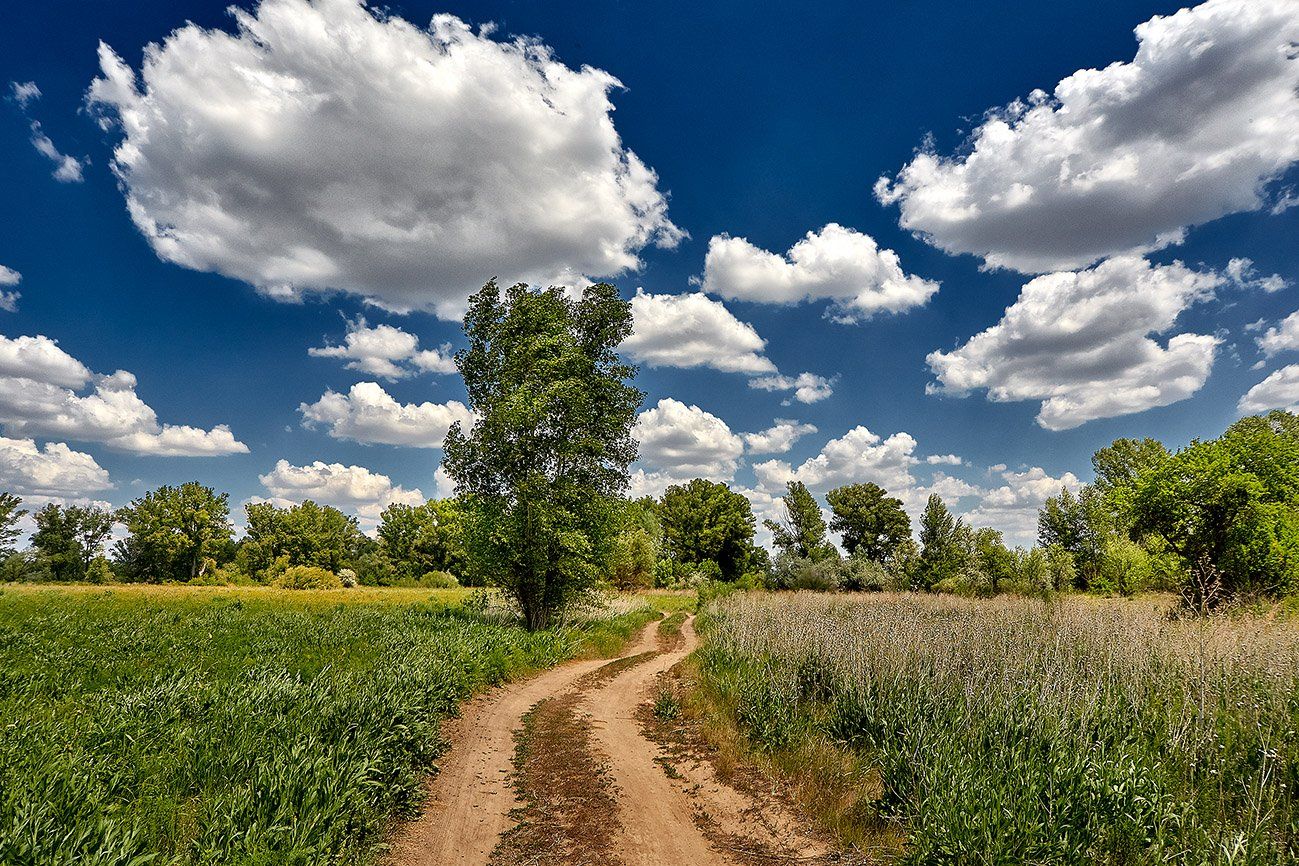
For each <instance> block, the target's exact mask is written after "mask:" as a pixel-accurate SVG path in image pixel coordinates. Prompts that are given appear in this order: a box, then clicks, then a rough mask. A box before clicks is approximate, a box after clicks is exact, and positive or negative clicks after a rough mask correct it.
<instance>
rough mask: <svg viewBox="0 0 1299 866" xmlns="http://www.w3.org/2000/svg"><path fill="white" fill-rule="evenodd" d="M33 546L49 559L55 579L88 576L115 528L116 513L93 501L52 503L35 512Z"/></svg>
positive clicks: (75, 578) (82, 578)
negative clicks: (97, 505)
mask: <svg viewBox="0 0 1299 866" xmlns="http://www.w3.org/2000/svg"><path fill="white" fill-rule="evenodd" d="M32 517H33V519H34V520H35V521H36V531H35V532H33V533H32V546H33V547H35V548H36V549H37V550H39V551H40V552H41V554H42V555H43V556H44V557H45V558H46V559H47V560H49V563H50V571H51V572H52V573H53V576H54V579H55V580H85V579H86V570H87V569H88V568H89V567H90V561H91V560H92V559H94V558H95V557H96V556H98V555H99V553H100V551H101V550H102V549H103V546H104V541H105V539H107V538H108V534H109V533H110V532H112V531H113V514H112V512H110V511H106V510H104V509H103V508H96V507H95V506H93V505H86V506H82V505H69V506H67V507H66V508H65V507H63V506H60V505H55V504H54V503H50V504H49V505H46V506H45V507H44V508H42V509H41V510H39V511H37V512H36V513H35V514H34V515H32Z"/></svg>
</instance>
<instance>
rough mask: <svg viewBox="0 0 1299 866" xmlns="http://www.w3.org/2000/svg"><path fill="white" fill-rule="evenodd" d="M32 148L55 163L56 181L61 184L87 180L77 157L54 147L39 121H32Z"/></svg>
mask: <svg viewBox="0 0 1299 866" xmlns="http://www.w3.org/2000/svg"><path fill="white" fill-rule="evenodd" d="M32 147H34V148H36V152H37V153H39V154H40V155H41V156H43V157H45V158H46V159H48V160H49V161H50V162H52V163H54V179H55V180H57V181H59V182H60V183H81V182H82V181H83V180H85V178H84V177H83V176H82V173H81V172H82V163H81V160H79V159H77V158H76V157H75V156H68V155H67V154H66V153H63V152H62V151H60V150H59V149H58V148H57V147H55V146H54V142H53V141H51V140H50V137H49V136H48V135H46V134H45V130H44V129H42V128H41V124H40V122H39V121H35V120H33V121H32Z"/></svg>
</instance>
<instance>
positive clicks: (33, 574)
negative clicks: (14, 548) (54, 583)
mask: <svg viewBox="0 0 1299 866" xmlns="http://www.w3.org/2000/svg"><path fill="white" fill-rule="evenodd" d="M53 579H54V574H53V572H52V571H51V570H50V564H49V561H48V560H47V559H46V558H45V557H44V556H41V555H40V554H39V553H37V552H36V551H34V550H25V551H23V552H21V553H14V554H10V555H9V556H7V557H5V559H4V560H3V561H0V583H46V582H48V581H51V580H53Z"/></svg>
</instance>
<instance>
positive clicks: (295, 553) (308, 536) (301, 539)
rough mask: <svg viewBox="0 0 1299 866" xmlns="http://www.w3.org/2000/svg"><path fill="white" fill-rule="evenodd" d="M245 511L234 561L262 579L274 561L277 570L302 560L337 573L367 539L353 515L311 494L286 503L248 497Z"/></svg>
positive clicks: (307, 564) (302, 562)
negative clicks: (315, 499)
mask: <svg viewBox="0 0 1299 866" xmlns="http://www.w3.org/2000/svg"><path fill="white" fill-rule="evenodd" d="M244 513H245V516H246V519H247V524H248V528H247V532H246V534H245V535H244V540H243V541H242V542H241V543H240V545H239V564H240V566H241V567H242V568H243V570H244V571H246V572H248V574H250V575H252V576H255V577H260V578H263V579H264V578H265V577H266V576H268V572H269V571H270V570H271V568H272V566H273V565H274V564H275V563H277V562H278V563H279V565H278V566H276V568H278V569H280V570H283V569H284V568H291V567H293V566H298V565H301V566H307V567H313V568H323V569H326V570H327V571H332V572H334V573H335V574H337V573H338V571H339V570H340V569H342V568H345V567H348V566H350V565H351V564H352V563H353V562H354V561H355V560H356V559H357V557H358V556H359V555H360V554H361V552H362V551H363V550H364V549H365V548H366V547H367V546H368V545H369V543H370V542H369V540H368V539H367V538H366V537H365V535H364V534H362V532H361V530H360V528H359V526H358V525H357V520H356V518H355V517H352V516H351V515H347V514H344V513H343V512H341V511H339V510H338V509H337V508H334V507H333V506H331V505H319V504H317V503H316V502H313V501H312V500H310V499H308V500H306V501H305V502H302V503H300V504H298V505H291V506H289V507H287V508H280V507H277V506H276V505H275V504H274V503H271V502H250V503H248V504H247V505H245V506H244Z"/></svg>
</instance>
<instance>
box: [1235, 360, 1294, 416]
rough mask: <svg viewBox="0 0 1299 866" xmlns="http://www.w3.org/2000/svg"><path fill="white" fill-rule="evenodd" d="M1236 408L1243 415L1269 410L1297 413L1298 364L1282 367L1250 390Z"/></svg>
mask: <svg viewBox="0 0 1299 866" xmlns="http://www.w3.org/2000/svg"><path fill="white" fill-rule="evenodd" d="M1237 408H1238V409H1239V410H1240V411H1241V413H1242V414H1245V415H1253V414H1256V413H1258V412H1267V411H1269V410H1271V409H1285V410H1286V411H1287V412H1299V364H1291V365H1290V366H1288V367H1282V368H1281V369H1280V370H1277V371H1276V372H1274V373H1272V374H1271V375H1270V376H1268V377H1267V378H1266V379H1264V380H1263V381H1262V382H1259V383H1258V384H1257V385H1255V386H1254V387H1253V388H1250V389H1249V391H1248V392H1247V393H1246V394H1245V396H1243V397H1241V398H1240V402H1239V404H1238V405H1237Z"/></svg>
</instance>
